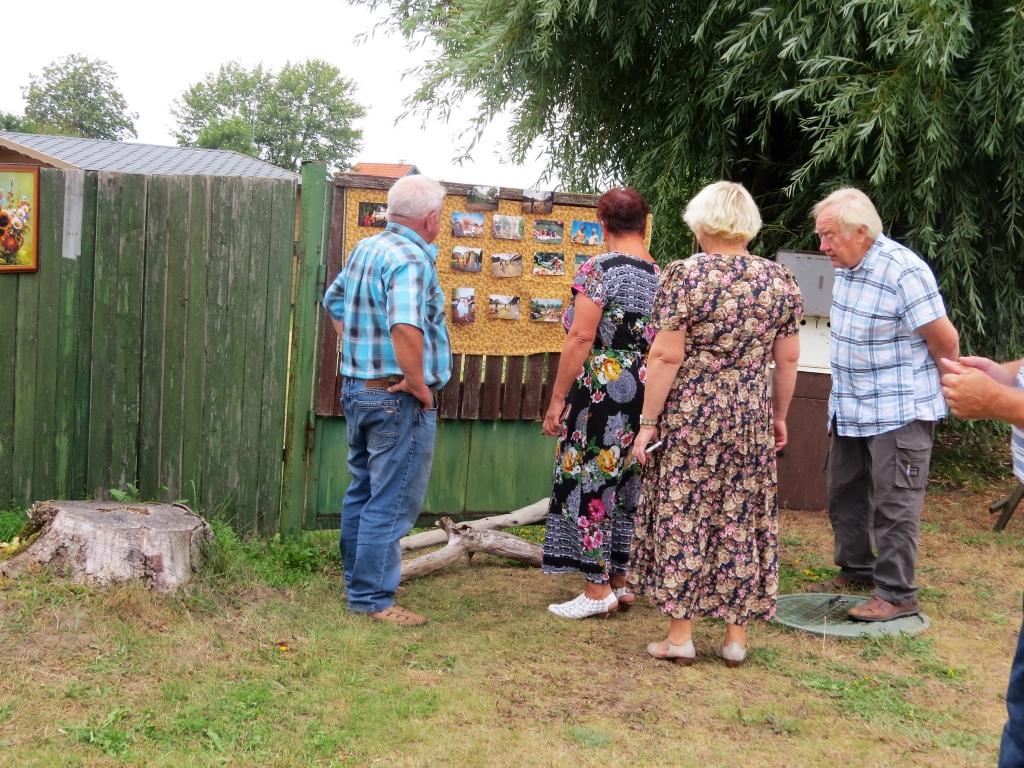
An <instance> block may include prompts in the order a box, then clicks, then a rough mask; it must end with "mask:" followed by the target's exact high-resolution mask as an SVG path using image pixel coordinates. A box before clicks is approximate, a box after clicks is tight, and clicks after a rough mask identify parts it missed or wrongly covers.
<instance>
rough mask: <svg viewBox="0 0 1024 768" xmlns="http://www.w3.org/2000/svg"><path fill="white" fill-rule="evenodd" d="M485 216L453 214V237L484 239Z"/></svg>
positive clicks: (479, 214)
mask: <svg viewBox="0 0 1024 768" xmlns="http://www.w3.org/2000/svg"><path fill="white" fill-rule="evenodd" d="M483 236H484V215H483V214H482V213H464V212H462V211H456V212H455V213H453V214H452V237H483Z"/></svg>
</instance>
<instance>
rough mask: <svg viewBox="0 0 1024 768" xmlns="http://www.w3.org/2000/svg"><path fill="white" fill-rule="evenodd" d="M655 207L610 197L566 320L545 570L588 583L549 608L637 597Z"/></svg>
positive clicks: (553, 421) (566, 610) (593, 609)
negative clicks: (636, 534)
mask: <svg viewBox="0 0 1024 768" xmlns="http://www.w3.org/2000/svg"><path fill="white" fill-rule="evenodd" d="M647 213H648V208H647V203H646V202H645V201H644V199H643V198H642V197H640V195H638V194H637V193H636V192H634V191H633V190H631V189H613V190H611V191H609V192H607V193H605V194H604V195H602V197H601V200H600V201H599V203H598V209H597V215H598V218H599V219H600V221H601V224H602V226H603V227H604V232H605V238H606V240H607V243H608V247H609V248H610V252H609V253H604V254H601V255H600V256H595V257H594V258H592V259H590V260H589V261H587V262H586V263H585V264H583V265H582V266H581V267H580V269H579V272H578V273H577V274H576V279H575V280H574V281H573V286H572V291H573V303H572V304H571V305H570V306H569V308H568V309H567V310H566V312H565V317H564V319H563V321H564V324H565V327H566V330H567V331H568V336H567V337H566V340H565V344H564V346H563V347H562V356H561V361H560V362H559V366H558V375H557V378H556V379H555V385H554V388H553V390H552V396H551V405H550V407H549V409H548V412H547V415H546V417H545V419H544V434H546V435H552V436H554V435H558V436H559V438H560V439H559V443H558V460H557V462H556V464H555V477H554V488H553V489H552V492H551V504H550V506H549V508H548V518H547V528H546V532H545V535H544V561H543V568H544V572H545V573H573V572H577V571H579V572H582V573H583V575H584V576H585V577H586V580H587V584H586V591H585V592H584V593H583V594H581V595H580V596H579V597H577V598H575V599H573V600H570V601H569V602H567V603H561V604H553V605H550V606H548V608H549V610H550V611H551V612H552V613H555V614H557V615H559V616H563V617H565V618H570V619H584V618H588V617H590V616H607V615H608V614H609V613H611V612H613V611H615V610H616V609H618V608H620V607H621V608H622V609H623V610H626V609H627V608H628V607H629V606H630V605H632V602H633V599H634V598H633V595H632V594H630V593H628V592H626V589H625V586H626V576H625V574H626V561H627V559H628V557H629V545H630V541H631V539H632V536H633V516H634V513H635V511H636V505H637V501H638V499H639V498H640V475H639V472H638V467H637V464H636V462H635V460H634V459H633V458H632V456H631V455H630V447H631V446H632V444H633V436H634V435H635V434H636V431H637V428H638V426H639V423H638V422H639V416H640V408H641V404H642V403H643V397H644V378H645V375H646V369H645V367H644V358H645V356H646V354H647V350H648V348H649V346H650V343H651V339H652V338H653V335H654V331H653V326H652V324H651V310H652V308H653V306H654V294H655V292H656V291H657V288H658V274H659V273H658V267H657V265H656V264H655V263H654V259H652V258H651V255H650V253H648V252H647V248H646V246H645V245H644V235H645V233H646V229H647ZM566 404H568V406H569V414H568V418H566V419H565V421H564V422H562V421H560V417H561V414H562V412H563V411H564V409H565V406H566Z"/></svg>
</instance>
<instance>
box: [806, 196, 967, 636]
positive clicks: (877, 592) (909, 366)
mask: <svg viewBox="0 0 1024 768" xmlns="http://www.w3.org/2000/svg"><path fill="white" fill-rule="evenodd" d="M814 217H815V230H816V231H817V233H818V236H819V237H820V238H821V250H822V251H824V252H825V254H826V255H828V257H829V259H830V260H831V261H832V265H833V266H834V267H835V268H836V282H835V287H834V288H833V292H832V313H831V326H832V394H831V397H830V399H829V431H830V434H831V435H832V443H831V446H830V448H829V456H828V507H829V517H830V518H831V521H832V530H833V531H834V533H835V562H836V565H837V566H839V574H838V575H836V576H835V577H834V578H832V579H830V580H828V581H826V582H824V583H823V584H819V585H817V586H816V587H815V588H814V589H815V591H820V592H834V591H841V590H843V589H844V588H849V587H853V586H863V587H871V588H874V595H873V596H872V597H871V599H870V600H868V601H867V602H866V603H864V604H863V605H859V606H856V607H855V608H852V609H851V610H850V618H852V619H857V620H859V621H888V620H890V619H895V618H898V617H900V616H912V615H914V614H916V613H919V612H920V610H921V609H920V606H919V605H918V602H917V585H916V584H914V570H915V568H916V565H917V548H918V539H919V537H920V530H921V508H922V507H923V506H924V494H925V488H926V486H927V485H928V464H929V462H930V460H931V452H932V440H933V439H934V434H935V422H936V421H938V420H939V419H941V418H943V417H944V416H945V415H946V403H945V400H944V399H943V397H942V389H941V385H940V382H939V368H938V363H939V361H940V360H942V359H943V358H948V359H950V360H956V359H958V357H959V343H960V339H959V336H958V335H957V332H956V329H955V328H954V327H953V324H952V323H950V321H949V318H948V317H946V309H945V306H944V305H943V302H942V296H941V295H940V294H939V289H938V286H937V285H936V283H935V276H934V275H933V274H932V271H931V269H929V268H928V265H927V264H926V263H925V262H924V261H923V260H922V259H921V257H920V256H918V255H917V254H916V253H914V252H913V251H911V250H910V249H909V248H906V247H905V246H903V245H900V244H899V243H897V242H895V241H893V240H890V239H889V238H888V237H886V236H885V235H883V234H882V220H881V218H879V216H878V212H877V211H876V210H875V206H874V205H873V204H872V203H871V200H869V199H868V197H867V195H865V194H864V193H863V192H861V191H860V190H857V189H840V190H837V191H836V192H833V193H832V194H831V195H829V196H828V197H827V198H825V199H824V200H822V201H821V202H820V203H818V205H816V206H815V208H814ZM872 540H873V541H874V545H875V548H877V554H876V553H875V552H874V551H872Z"/></svg>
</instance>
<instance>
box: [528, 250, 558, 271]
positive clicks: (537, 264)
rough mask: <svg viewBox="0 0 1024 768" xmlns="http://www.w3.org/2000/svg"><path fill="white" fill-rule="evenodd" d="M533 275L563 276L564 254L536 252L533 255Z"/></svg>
mask: <svg viewBox="0 0 1024 768" xmlns="http://www.w3.org/2000/svg"><path fill="white" fill-rule="evenodd" d="M533 274H535V275H564V274H565V254H562V253H544V252H542V251H537V253H535V254H533Z"/></svg>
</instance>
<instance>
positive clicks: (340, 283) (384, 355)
mask: <svg viewBox="0 0 1024 768" xmlns="http://www.w3.org/2000/svg"><path fill="white" fill-rule="evenodd" d="M436 257H437V246H430V245H427V243H426V241H425V240H424V239H423V238H422V237H420V236H419V235H418V234H416V233H415V232H413V231H412V230H411V229H409V228H408V227H403V226H402V225H401V224H394V223H389V224H388V226H387V229H385V230H384V231H383V232H381V233H380V234H378V235H374V236H373V237H368V238H366V239H365V240H360V241H359V243H357V244H356V247H355V248H353V249H352V253H351V254H349V257H348V262H347V263H346V264H345V268H344V269H343V270H342V271H341V273H340V274H339V275H338V277H337V278H336V279H335V281H334V282H333V283H331V287H330V288H328V289H327V293H326V294H324V309H326V310H327V311H328V313H330V315H331V317H333V318H334V319H335V320H338V321H340V322H341V323H342V324H343V326H344V332H343V335H342V340H341V365H340V371H341V375H342V376H348V377H350V378H353V379H379V378H382V377H384V376H391V375H394V374H401V373H402V369H401V368H400V367H399V366H398V360H397V359H396V358H395V348H394V347H393V346H392V345H391V326H393V325H395V324H397V323H405V324H406V325H414V326H416V327H417V328H419V329H420V330H421V331H423V378H424V380H425V381H426V384H427V386H432V387H433V386H436V387H443V386H444V385H445V384H446V383H447V382H448V379H449V378H450V377H451V373H452V352H451V344H450V343H449V341H448V327H447V326H446V325H445V319H444V292H443V291H442V290H441V286H440V285H439V284H438V282H437V270H436V268H435V267H434V260H435V258H436Z"/></svg>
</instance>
